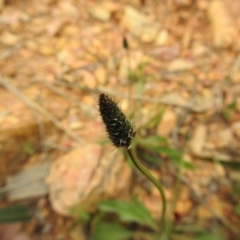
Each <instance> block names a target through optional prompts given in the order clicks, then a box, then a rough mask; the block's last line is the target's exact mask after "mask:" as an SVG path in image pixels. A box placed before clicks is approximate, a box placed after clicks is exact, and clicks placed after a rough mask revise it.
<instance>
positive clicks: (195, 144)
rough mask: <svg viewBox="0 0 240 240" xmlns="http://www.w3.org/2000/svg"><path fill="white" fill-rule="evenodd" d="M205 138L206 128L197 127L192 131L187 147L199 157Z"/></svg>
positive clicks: (203, 126)
mask: <svg viewBox="0 0 240 240" xmlns="http://www.w3.org/2000/svg"><path fill="white" fill-rule="evenodd" d="M206 137H207V127H206V126H205V125H198V126H197V127H196V128H195V129H194V130H193V136H192V139H191V140H190V142H189V146H190V148H191V150H192V152H193V153H194V154H196V155H201V153H202V150H203V146H204V143H205V141H206Z"/></svg>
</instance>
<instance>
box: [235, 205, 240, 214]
mask: <svg viewBox="0 0 240 240" xmlns="http://www.w3.org/2000/svg"><path fill="white" fill-rule="evenodd" d="M235 212H236V213H237V214H238V215H239V216H240V206H237V207H235Z"/></svg>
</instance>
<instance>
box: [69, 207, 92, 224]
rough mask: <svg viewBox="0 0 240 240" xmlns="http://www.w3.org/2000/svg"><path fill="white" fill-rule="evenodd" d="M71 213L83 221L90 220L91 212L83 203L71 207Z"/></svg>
mask: <svg viewBox="0 0 240 240" xmlns="http://www.w3.org/2000/svg"><path fill="white" fill-rule="evenodd" d="M70 213H71V215H73V216H74V217H75V219H76V220H77V221H79V222H81V223H84V222H87V221H89V220H90V214H89V213H88V212H87V210H86V209H84V208H83V207H82V206H81V205H76V206H74V207H72V208H71V209H70Z"/></svg>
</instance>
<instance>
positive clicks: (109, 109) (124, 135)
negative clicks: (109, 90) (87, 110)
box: [99, 93, 135, 148]
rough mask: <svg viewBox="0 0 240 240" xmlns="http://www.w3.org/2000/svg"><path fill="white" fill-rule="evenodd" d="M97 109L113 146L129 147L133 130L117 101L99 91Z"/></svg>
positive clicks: (133, 134)
mask: <svg viewBox="0 0 240 240" xmlns="http://www.w3.org/2000/svg"><path fill="white" fill-rule="evenodd" d="M99 111H100V114H101V116H102V120H103V122H104V124H105V126H106V130H107V133H108V136H109V138H110V139H111V141H112V142H113V144H114V146H116V147H128V148H129V147H130V145H131V140H132V138H133V137H134V136H135V132H134V131H133V128H132V124H131V122H130V121H129V120H128V119H127V118H126V116H125V115H124V114H123V112H122V110H121V109H120V108H119V107H118V105H117V103H116V102H115V101H114V100H112V99H111V98H110V97H108V96H107V95H105V94H103V93H101V94H100V95H99Z"/></svg>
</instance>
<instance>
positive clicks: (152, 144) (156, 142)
mask: <svg viewBox="0 0 240 240" xmlns="http://www.w3.org/2000/svg"><path fill="white" fill-rule="evenodd" d="M166 142H167V140H166V138H164V137H161V136H157V135H153V136H149V137H147V138H145V139H141V140H138V142H137V143H138V144H139V145H141V146H143V147H149V148H153V149H155V148H156V147H160V146H161V144H165V143H166Z"/></svg>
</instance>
